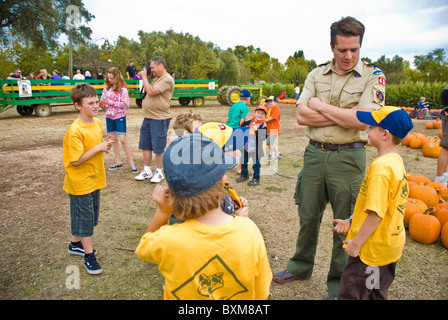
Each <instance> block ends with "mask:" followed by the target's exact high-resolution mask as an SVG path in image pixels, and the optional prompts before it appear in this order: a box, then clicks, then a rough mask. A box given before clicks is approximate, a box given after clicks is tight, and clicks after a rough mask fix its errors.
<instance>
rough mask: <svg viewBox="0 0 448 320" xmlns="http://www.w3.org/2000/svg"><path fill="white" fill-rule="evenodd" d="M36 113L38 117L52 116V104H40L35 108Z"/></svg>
mask: <svg viewBox="0 0 448 320" xmlns="http://www.w3.org/2000/svg"><path fill="white" fill-rule="evenodd" d="M34 111H35V112H36V115H37V116H38V117H49V116H50V115H51V106H50V104H48V103H47V104H38V105H37V106H36V107H34Z"/></svg>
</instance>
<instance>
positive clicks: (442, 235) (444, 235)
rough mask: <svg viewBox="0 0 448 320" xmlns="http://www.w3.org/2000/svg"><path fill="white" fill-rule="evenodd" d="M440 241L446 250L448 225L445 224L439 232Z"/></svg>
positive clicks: (447, 246)
mask: <svg viewBox="0 0 448 320" xmlns="http://www.w3.org/2000/svg"><path fill="white" fill-rule="evenodd" d="M440 240H442V244H443V246H444V247H445V248H447V249H448V223H445V224H444V225H443V227H442V231H441V232H440Z"/></svg>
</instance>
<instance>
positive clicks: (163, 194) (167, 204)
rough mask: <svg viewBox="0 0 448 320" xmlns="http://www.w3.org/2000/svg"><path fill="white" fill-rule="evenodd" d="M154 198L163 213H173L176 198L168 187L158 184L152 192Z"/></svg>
mask: <svg viewBox="0 0 448 320" xmlns="http://www.w3.org/2000/svg"><path fill="white" fill-rule="evenodd" d="M152 198H153V200H154V202H155V203H157V205H158V206H159V209H160V210H161V211H162V212H163V213H165V214H170V215H171V213H172V212H173V202H174V199H173V196H172V195H171V191H170V189H169V188H168V187H164V186H162V185H157V186H156V187H155V188H154V191H153V193H152Z"/></svg>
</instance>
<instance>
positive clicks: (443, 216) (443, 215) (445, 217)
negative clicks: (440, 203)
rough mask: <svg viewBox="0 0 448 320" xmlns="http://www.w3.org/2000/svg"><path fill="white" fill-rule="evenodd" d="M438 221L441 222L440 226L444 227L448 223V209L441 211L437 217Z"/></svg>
mask: <svg viewBox="0 0 448 320" xmlns="http://www.w3.org/2000/svg"><path fill="white" fill-rule="evenodd" d="M436 218H437V219H439V221H440V225H442V226H443V225H444V224H445V223H447V222H448V208H442V209H440V210H439V212H438V213H437V216H436Z"/></svg>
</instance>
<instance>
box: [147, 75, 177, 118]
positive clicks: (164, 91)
mask: <svg viewBox="0 0 448 320" xmlns="http://www.w3.org/2000/svg"><path fill="white" fill-rule="evenodd" d="M151 85H152V86H153V87H155V88H157V89H159V91H160V94H158V95H156V96H153V97H150V96H149V95H146V97H145V98H144V99H143V101H142V115H143V117H144V118H148V119H154V120H165V119H171V112H170V105H171V97H172V96H173V92H174V80H173V78H172V77H171V76H170V75H169V74H168V73H167V74H165V75H163V76H161V77H160V78H154V79H153V80H152V81H151Z"/></svg>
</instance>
